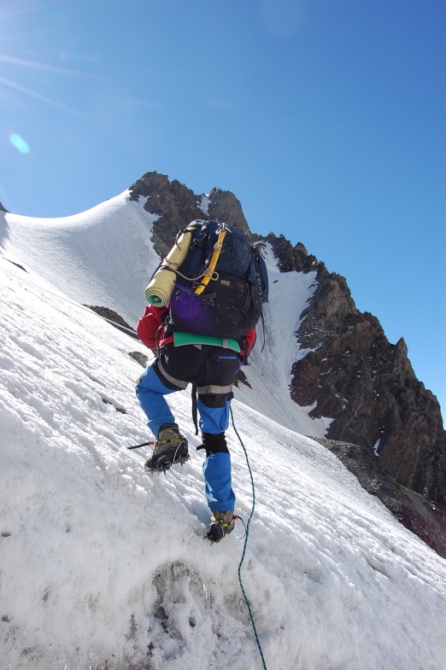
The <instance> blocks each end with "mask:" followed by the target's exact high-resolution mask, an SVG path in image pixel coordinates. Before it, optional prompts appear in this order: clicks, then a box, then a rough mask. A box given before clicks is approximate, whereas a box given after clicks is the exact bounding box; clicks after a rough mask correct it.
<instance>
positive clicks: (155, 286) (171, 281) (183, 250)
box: [144, 231, 192, 307]
mask: <svg viewBox="0 0 446 670" xmlns="http://www.w3.org/2000/svg"><path fill="white" fill-rule="evenodd" d="M191 238H192V233H191V232H189V231H185V232H184V233H183V234H182V235H180V238H179V240H178V242H177V243H176V244H174V246H173V247H172V249H171V250H170V251H169V253H168V254H167V256H166V258H165V259H164V261H163V264H162V265H161V267H160V268H159V270H157V271H156V272H155V274H154V275H153V277H152V279H151V280H150V283H149V285H148V286H147V288H146V290H145V291H144V297H145V299H146V300H147V302H148V303H149V305H154V306H155V307H165V306H166V305H167V303H168V302H169V300H170V296H171V295H172V292H173V289H174V286H175V279H176V273H175V270H177V269H178V268H179V267H180V265H181V263H182V262H183V261H184V259H185V258H186V254H187V252H188V250H189V246H190V243H191Z"/></svg>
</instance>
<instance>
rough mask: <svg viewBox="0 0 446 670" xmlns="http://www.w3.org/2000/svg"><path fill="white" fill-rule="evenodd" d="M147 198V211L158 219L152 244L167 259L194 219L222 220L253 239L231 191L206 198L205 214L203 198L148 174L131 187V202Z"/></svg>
mask: <svg viewBox="0 0 446 670" xmlns="http://www.w3.org/2000/svg"><path fill="white" fill-rule="evenodd" d="M140 197H144V198H146V202H145V204H144V209H145V210H146V211H147V212H150V214H155V215H157V216H158V219H157V221H156V222H155V223H154V225H153V241H154V247H155V250H156V252H157V253H159V255H160V256H161V257H164V256H165V255H166V254H167V253H168V251H169V249H170V248H171V246H172V244H173V242H174V240H175V237H176V235H177V233H178V231H179V230H181V229H182V228H184V227H185V226H187V225H188V224H189V223H190V222H191V221H193V220H194V219H204V220H208V221H210V220H217V219H218V220H219V221H224V222H225V223H228V224H229V225H232V226H234V227H235V228H238V229H239V230H241V231H242V232H244V233H246V234H248V235H250V230H249V227H248V223H247V221H246V218H245V215H244V214H243V210H242V206H241V204H240V202H239V201H238V200H237V198H236V197H235V195H234V194H233V193H231V192H230V191H223V190H221V189H218V188H214V189H212V191H211V192H210V193H209V194H208V195H207V199H208V201H207V208H206V211H204V209H202V208H201V203H202V200H203V197H204V196H203V195H196V194H195V193H194V192H193V191H192V190H191V189H190V188H187V186H185V185H184V184H181V183H180V182H179V181H177V180H176V179H175V180H174V181H172V182H171V181H169V178H168V177H167V176H166V175H162V174H158V173H157V172H147V173H146V174H145V175H144V176H143V177H141V179H139V180H138V181H137V182H135V183H134V184H133V185H132V186H131V187H130V200H138V199H139V198H140Z"/></svg>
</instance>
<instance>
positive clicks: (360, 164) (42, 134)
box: [0, 0, 446, 414]
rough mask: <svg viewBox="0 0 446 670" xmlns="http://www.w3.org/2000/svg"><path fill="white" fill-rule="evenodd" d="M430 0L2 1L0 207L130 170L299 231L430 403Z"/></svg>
mask: <svg viewBox="0 0 446 670" xmlns="http://www.w3.org/2000/svg"><path fill="white" fill-rule="evenodd" d="M445 34H446V3H445V2H444V0H423V1H421V0H306V1H305V0H75V1H74V0H73V1H71V0H66V1H65V0H59V1H57V0H21V1H20V3H19V2H17V1H16V0H2V1H1V2H0V201H1V202H2V203H3V205H4V206H5V207H6V208H7V209H9V210H11V211H14V212H16V213H19V214H25V215H29V216H44V217H52V216H65V215H69V214H74V213H77V212H80V211H83V210H85V209H88V208H89V207H92V206H94V205H96V204H98V203H99V202H102V201H104V200H105V199H107V198H109V197H112V196H114V195H117V194H118V193H120V192H122V191H123V190H125V189H126V188H127V187H128V186H130V185H131V184H132V183H133V182H134V181H135V180H136V179H138V178H139V177H141V176H142V175H143V174H144V173H145V172H147V171H151V170H156V171H157V172H160V173H163V174H167V175H168V176H169V178H170V179H178V180H179V181H180V182H181V183H184V184H186V185H187V186H188V187H189V188H191V189H192V190H194V191H195V192H196V193H205V192H207V191H209V190H210V189H211V188H213V187H214V186H217V187H219V188H222V189H228V190H231V191H233V192H234V193H235V195H236V196H237V197H238V198H239V200H240V201H241V203H242V207H243V209H244V212H245V215H246V217H247V219H248V222H249V225H250V227H251V229H252V230H253V231H254V232H258V233H261V234H267V233H268V232H269V231H271V230H272V231H274V232H275V233H276V234H280V233H283V234H284V235H285V237H287V238H288V239H289V240H290V241H291V242H292V243H293V244H295V243H297V242H298V241H301V242H303V243H304V244H305V246H306V247H307V249H308V251H309V252H310V253H313V254H314V255H315V256H317V258H319V259H320V260H323V261H324V262H325V263H326V265H327V267H328V269H329V270H330V271H333V272H337V273H339V274H341V275H343V276H345V277H346V278H347V281H348V284H349V286H350V289H351V291H352V295H353V298H354V299H355V301H356V304H357V306H358V308H359V309H360V310H361V311H369V312H372V313H373V314H375V315H376V316H377V317H378V318H379V320H380V322H381V324H382V326H383V328H384V330H385V332H386V335H387V337H388V338H389V340H390V341H391V342H392V343H396V342H397V340H398V339H399V338H400V337H401V336H403V337H404V338H405V340H406V342H407V345H408V347H409V357H410V360H411V362H412V365H413V367H414V370H415V373H416V374H417V376H418V378H419V379H420V380H421V381H423V382H424V383H425V385H426V386H427V388H429V389H431V390H432V391H433V392H434V393H435V395H437V397H438V398H439V400H440V402H441V404H442V406H443V414H444V413H445V412H444V410H445V408H446V381H445V377H446V375H445V371H446V365H445V363H446V360H445V359H446V357H445V344H444V343H445V342H446V328H445V325H446V324H445V322H446V318H445V311H446V310H445V297H444V294H445V288H446V276H445V274H446V273H445V266H446V262H445V256H446V232H445V229H446V225H445V224H446V221H445V219H446V195H445V194H446V104H445V92H444V91H445V90H446V89H445V86H444V81H445V74H446V47H445V44H446V40H445V39H444V36H445Z"/></svg>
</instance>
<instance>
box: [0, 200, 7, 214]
mask: <svg viewBox="0 0 446 670" xmlns="http://www.w3.org/2000/svg"><path fill="white" fill-rule="evenodd" d="M0 212H8V210H7V209H5V208H4V207H3V205H2V203H1V202H0Z"/></svg>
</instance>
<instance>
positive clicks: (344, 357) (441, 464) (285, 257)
mask: <svg viewBox="0 0 446 670" xmlns="http://www.w3.org/2000/svg"><path fill="white" fill-rule="evenodd" d="M130 191H131V199H133V200H138V199H139V198H145V203H144V208H145V209H146V210H147V211H148V212H150V213H151V214H155V215H157V216H158V219H157V221H156V222H155V224H154V227H153V231H154V236H153V241H154V246H155V250H156V251H157V252H158V253H159V254H160V256H161V257H163V256H164V255H165V254H166V253H167V252H168V250H169V249H170V247H171V246H172V243H173V241H174V239H175V236H176V234H177V232H178V230H179V229H181V228H182V227H184V226H185V225H187V224H188V223H189V222H190V221H192V220H193V219H195V218H200V219H219V220H222V221H226V222H227V223H229V224H231V225H234V226H236V227H237V228H239V229H240V230H242V231H243V232H245V233H248V234H249V235H251V237H252V239H253V241H257V242H258V241H260V242H262V241H263V242H268V243H269V244H270V245H271V247H272V249H273V252H274V254H275V257H276V258H277V260H278V265H279V269H280V271H281V272H293V271H298V272H309V271H315V272H316V277H317V280H316V285H317V286H316V290H315V292H314V294H313V296H312V298H311V300H310V302H309V304H308V306H307V308H306V309H305V311H304V312H303V313H302V315H301V319H300V326H299V329H298V331H297V332H296V333H293V334H291V333H290V337H291V336H295V337H296V338H297V340H298V341H299V344H300V345H301V347H302V348H303V349H306V350H308V353H307V354H306V355H305V356H304V357H303V358H302V359H300V360H299V361H297V362H296V363H295V364H294V366H293V369H292V371H291V372H292V381H291V385H290V394H291V397H292V398H293V400H294V401H295V402H296V403H297V404H299V405H302V406H313V409H312V411H311V413H310V415H311V416H313V417H315V418H316V417H321V416H325V417H330V418H332V419H333V421H332V423H331V425H330V427H329V429H328V432H327V435H326V438H327V440H328V442H329V443H330V444H331V445H332V447H333V444H336V443H339V444H345V443H347V444H353V445H357V447H358V449H359V451H358V452H357V453H358V454H360V453H362V455H363V457H362V460H364V459H365V461H364V462H373V463H374V467H373V476H372V475H370V478H369V480H368V479H367V476H362V481H361V483H362V484H363V486H364V487H365V488H368V490H370V492H372V493H374V494H375V495H377V496H378V497H380V498H381V499H382V500H383V502H384V503H385V504H387V505H388V506H389V501H388V498H389V496H387V500H386V496H385V495H383V494H382V490H384V489H382V487H379V486H376V477H379V473H381V475H380V476H381V477H382V480H383V481H384V480H385V481H386V482H387V483H386V485H385V487H384V488H385V489H386V490H387V491H388V490H389V486H390V484H389V482H393V493H392V495H393V499H398V500H400V501H402V500H403V498H404V503H403V502H401V505H399V506H398V505H396V504H393V508H392V506H389V509H391V511H392V512H393V513H394V514H395V515H396V516H397V518H400V520H401V521H402V522H403V523H404V524H405V525H407V527H409V528H411V530H414V532H417V534H419V535H420V537H423V539H424V540H425V541H427V542H428V543H429V544H430V545H431V546H434V548H435V549H436V550H437V551H439V553H441V555H443V556H445V557H446V528H445V522H444V518H445V517H444V510H445V509H446V504H445V503H446V449H445V431H444V430H443V424H442V417H441V411H440V406H439V403H438V401H437V399H436V398H435V396H434V395H433V394H432V393H431V392H430V391H428V390H426V389H425V387H424V384H423V383H422V382H420V381H418V379H417V378H416V376H415V373H414V371H413V369H412V366H411V364H410V361H409V358H408V352H407V347H406V344H405V342H404V340H403V339H402V338H401V339H400V340H399V342H397V344H395V345H392V344H390V343H389V341H388V340H387V338H386V336H385V333H384V331H383V329H382V327H381V325H380V323H379V321H378V319H377V318H376V317H374V316H373V315H372V314H369V313H368V312H365V313H361V312H360V311H359V310H358V309H357V308H356V305H355V303H354V300H353V298H352V296H351V293H350V290H349V288H348V285H347V282H346V280H345V279H344V278H343V277H341V276H340V275H337V274H336V273H329V272H328V270H327V268H326V267H325V265H324V263H323V262H321V261H319V260H318V259H316V258H315V256H313V255H311V254H308V252H307V250H306V248H305V246H304V245H303V244H302V243H298V244H296V245H295V246H294V247H293V246H292V245H291V243H290V242H289V241H288V240H286V239H285V238H284V236H283V235H279V236H276V235H275V234H274V233H270V234H269V235H268V236H267V237H262V236H260V235H256V234H253V233H251V231H250V229H249V226H248V223H247V221H246V218H245V216H244V214H243V210H242V207H241V204H240V202H239V201H238V200H237V198H236V197H235V196H234V195H233V194H232V193H230V192H229V191H222V190H220V189H216V188H215V189H213V190H212V191H211V192H210V193H209V194H207V195H206V196H203V195H196V194H194V193H193V191H191V190H190V189H188V188H187V187H186V186H184V185H182V184H180V182H178V181H172V182H170V181H169V179H168V177H167V176H165V175H160V174H158V173H156V172H150V173H147V174H146V175H144V176H143V177H142V178H141V179H140V180H138V181H137V182H135V184H133V185H132V186H131V188H130ZM325 446H327V447H328V448H329V444H328V443H327V444H325ZM333 450H334V451H335V453H337V455H338V456H339V457H340V458H341V460H342V453H344V451H343V449H341V448H338V449H333ZM370 459H371V461H370ZM353 460H354V459H353ZM356 460H357V459H356ZM344 462H345V464H346V465H347V467H349V469H351V470H352V471H354V470H355V468H354V467H352V459H351V458H350V459H349V458H345V459H344ZM367 470H370V467H369V468H367V467H362V468H361V471H362V472H363V473H364V472H366V471H367ZM355 474H357V472H356V473H355ZM367 481H369V484H367ZM373 482H375V483H373ZM401 487H403V488H404V489H407V491H410V492H413V493H414V494H416V495H418V496H421V499H422V500H424V501H425V516H426V515H427V516H428V517H429V523H428V522H427V521H426V519H425V522H420V518H421V519H422V518H424V517H423V515H421V517H420V503H419V500H420V499H419V498H417V505H414V504H412V505H411V503H410V497H408V496H407V494H404V495H403V494H402V493H401V491H402V488H401ZM408 501H409V502H408ZM412 502H413V500H412ZM440 513H441V514H440ZM439 515H440V516H441V518H440V516H439ZM439 519H440V521H439ZM420 524H421V526H423V527H425V528H428V529H429V530H426V531H423V532H424V536H423V533H422V532H421V531H420ZM429 537H430V538H431V541H429ZM434 537H435V538H437V539H436V540H435V542H434V539H433V538H434ZM439 538H440V539H439ZM441 538H443V539H441Z"/></svg>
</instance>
